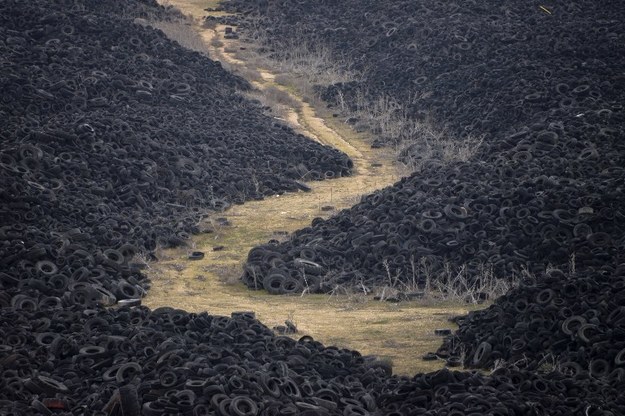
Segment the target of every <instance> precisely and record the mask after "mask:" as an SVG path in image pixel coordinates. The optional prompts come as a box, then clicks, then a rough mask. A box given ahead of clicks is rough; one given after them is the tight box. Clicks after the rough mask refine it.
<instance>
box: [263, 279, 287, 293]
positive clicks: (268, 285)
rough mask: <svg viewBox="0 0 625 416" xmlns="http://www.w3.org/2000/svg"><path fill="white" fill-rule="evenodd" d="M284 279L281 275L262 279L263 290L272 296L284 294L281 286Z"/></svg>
mask: <svg viewBox="0 0 625 416" xmlns="http://www.w3.org/2000/svg"><path fill="white" fill-rule="evenodd" d="M285 279H286V277H285V276H284V275H282V274H270V275H268V276H267V277H265V278H264V279H263V288H265V290H266V291H267V292H269V293H270V294H272V295H281V294H283V293H284V291H283V289H282V285H283V283H284V280H285Z"/></svg>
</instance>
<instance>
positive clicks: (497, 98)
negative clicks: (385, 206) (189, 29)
mask: <svg viewBox="0 0 625 416" xmlns="http://www.w3.org/2000/svg"><path fill="white" fill-rule="evenodd" d="M320 3H321V4H320ZM595 6H596V3H594V2H592V1H590V0H579V1H575V2H568V3H559V2H558V3H552V4H545V5H540V4H537V3H535V2H531V1H526V0H522V1H517V2H500V1H496V0H485V1H475V0H470V1H446V2H441V1H435V0H421V1H418V2H415V1H411V0H388V1H383V2H381V1H375V0H365V1H361V0H347V1H340V2H333V1H322V2H320V1H318V0H301V1H291V2H282V1H271V0H270V1H255V2H250V1H245V0H229V1H227V2H225V3H224V7H226V9H227V10H231V11H236V12H242V18H241V19H240V20H239V22H238V23H239V24H240V28H239V31H238V32H239V34H240V35H241V34H245V33H247V34H248V36H257V37H258V38H259V39H264V40H266V41H267V42H268V46H269V48H273V49H274V50H276V51H278V50H279V51H284V50H287V51H288V50H289V48H291V47H292V46H293V44H294V43H293V39H298V40H299V41H300V42H309V43H310V44H313V45H316V46H318V45H322V46H323V47H324V48H326V49H328V50H330V51H331V52H332V53H333V54H334V56H335V57H336V58H337V59H336V64H339V65H340V64H341V63H343V64H344V65H345V66H346V67H347V66H348V67H349V69H352V70H353V69H356V70H360V71H361V72H362V73H363V75H364V76H363V77H362V79H359V80H354V81H351V82H346V83H343V84H337V85H335V86H333V87H330V88H329V89H328V90H327V91H326V92H325V94H324V97H325V98H326V99H328V100H333V99H335V98H336V97H337V92H338V91H341V92H342V98H343V99H344V102H345V103H347V104H349V103H350V102H351V103H352V104H353V105H355V102H354V100H353V98H354V96H355V94H356V93H357V92H359V93H364V94H367V95H368V96H369V97H371V98H373V99H376V98H377V97H380V96H383V95H386V96H388V97H391V98H393V99H395V100H397V101H398V102H400V103H403V104H405V105H406V107H407V112H408V114H409V115H411V116H413V117H415V118H417V119H421V118H423V117H425V116H426V115H429V116H432V117H433V118H434V119H435V120H437V121H438V122H440V123H441V124H442V123H444V124H445V125H446V126H447V127H448V128H449V129H451V130H452V132H453V133H454V134H456V135H459V136H462V135H468V134H478V135H481V134H483V133H488V134H489V139H488V140H489V141H496V140H498V139H499V138H501V137H504V136H505V135H506V134H508V133H510V132H513V131H516V130H519V129H520V128H522V127H524V126H529V125H531V124H533V123H535V122H537V121H543V120H545V119H546V118H552V119H556V120H557V119H558V118H559V117H560V116H561V115H566V114H573V115H576V114H581V113H584V112H586V111H588V110H589V109H590V110H595V109H601V108H605V109H606V110H610V111H613V112H619V111H622V94H623V90H624V89H625V79H623V77H622V74H621V72H620V68H622V67H623V65H624V64H625V58H624V57H623V55H622V54H621V53H619V52H618V45H619V44H622V42H623V40H624V39H625V26H624V25H625V24H624V23H623V22H625V10H624V9H623V8H622V7H621V5H620V4H619V2H616V1H607V2H604V3H602V7H595ZM263 27H266V28H267V29H266V33H262V34H261V35H264V36H258V30H259V28H261V30H262V28H263ZM248 28H249V30H247V32H246V29H248ZM372 63H375V64H372ZM613 105H616V106H615V107H613ZM554 116H555V117H554ZM388 139H393V138H392V137H390V138H388Z"/></svg>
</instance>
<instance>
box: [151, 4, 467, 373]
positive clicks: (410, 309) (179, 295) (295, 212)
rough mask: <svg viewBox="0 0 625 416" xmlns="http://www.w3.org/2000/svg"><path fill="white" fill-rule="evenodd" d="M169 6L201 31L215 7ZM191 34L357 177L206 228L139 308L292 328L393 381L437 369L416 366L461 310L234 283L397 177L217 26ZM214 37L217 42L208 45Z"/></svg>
mask: <svg viewBox="0 0 625 416" xmlns="http://www.w3.org/2000/svg"><path fill="white" fill-rule="evenodd" d="M168 3H169V4H171V5H173V6H175V7H177V8H179V9H180V10H181V11H183V12H184V13H185V14H188V15H190V16H192V17H193V18H194V19H195V20H196V22H201V18H202V16H204V15H206V14H207V12H206V11H204V9H206V8H207V7H215V6H216V3H217V2H215V1H206V0H169V2H168ZM195 30H197V31H198V33H199V35H200V36H201V38H202V39H203V40H204V43H205V45H206V47H207V48H208V51H209V54H210V56H211V57H212V58H213V59H218V60H221V61H222V62H224V64H227V65H229V66H231V67H237V68H238V69H239V70H240V71H239V73H246V72H250V71H249V70H252V71H253V72H254V73H256V74H260V75H261V76H260V77H255V79H254V80H251V81H252V84H253V85H254V86H255V87H256V88H257V89H258V90H259V91H260V93H259V94H260V96H261V98H262V95H263V94H266V95H268V94H269V93H271V94H275V92H276V90H279V91H281V92H282V94H288V97H289V98H288V100H285V101H286V102H288V103H292V104H293V105H291V106H288V105H281V106H280V108H278V109H277V110H276V111H279V112H280V113H281V114H280V115H279V118H280V119H283V120H285V122H288V123H289V124H290V125H291V126H292V127H293V128H294V129H296V130H297V131H298V132H301V133H302V134H305V135H307V136H309V137H311V138H312V139H314V140H317V141H319V142H321V143H323V144H325V145H329V146H332V147H335V148H337V149H339V150H341V151H343V152H344V153H346V154H348V155H349V156H350V158H352V160H353V161H354V166H355V173H354V175H353V176H352V177H349V178H340V179H335V180H331V181H323V182H310V183H308V185H309V186H310V187H311V188H312V191H311V192H307V193H304V192H299V193H290V194H285V195H280V196H274V197H269V198H267V199H265V200H263V201H250V202H247V203H245V204H244V205H237V206H234V207H232V208H230V209H229V210H227V211H226V212H224V213H222V214H220V215H216V216H215V217H213V218H210V219H209V220H207V221H206V223H205V224H203V227H205V228H207V229H209V230H210V231H211V232H210V233H206V234H202V235H199V236H196V237H194V238H193V240H192V246H191V247H189V248H186V249H177V250H163V251H161V252H159V253H158V256H159V258H160V261H159V262H158V263H152V264H150V268H149V270H148V275H149V276H150V278H151V279H152V282H153V284H152V288H151V290H150V292H149V295H148V296H147V297H146V299H145V300H144V304H146V305H147V306H149V307H152V308H156V307H159V306H174V307H179V308H182V309H185V310H187V311H192V312H197V311H208V312H209V313H212V314H219V315H229V314H230V313H231V312H232V311H237V310H253V311H255V312H256V315H257V317H258V318H259V319H260V320H261V321H262V322H263V323H265V324H266V325H268V326H274V325H280V324H284V321H285V320H287V319H289V320H291V321H293V322H294V323H295V324H296V325H297V327H298V328H299V330H300V334H298V335H296V337H297V336H301V335H303V334H307V335H311V336H313V337H314V338H315V339H318V340H319V341H321V342H323V343H325V344H326V345H337V346H339V347H347V348H353V349H357V350H359V351H361V352H362V353H363V354H375V355H378V356H380V357H386V358H388V359H391V360H392V361H393V363H394V369H395V372H396V373H400V374H414V373H415V372H417V371H429V370H434V369H437V368H440V367H441V366H442V363H441V362H424V361H421V360H420V356H422V355H423V354H424V353H425V352H428V351H434V350H435V349H436V348H437V346H438V345H439V343H440V338H438V337H435V336H434V335H433V330H434V329H435V328H449V327H451V324H449V323H448V322H447V318H448V317H449V316H451V315H457V314H461V313H466V311H467V310H468V307H467V305H440V304H438V305H436V306H428V305H425V304H423V303H421V304H419V303H416V302H415V303H401V304H391V303H387V302H379V301H374V300H372V299H371V297H365V296H363V295H351V296H347V295H340V296H338V295H334V296H328V295H305V296H271V295H268V294H267V293H266V292H264V291H251V290H248V289H247V288H245V287H244V286H243V285H242V284H241V283H239V282H238V277H239V276H240V275H241V272H242V265H243V264H244V262H245V259H246V257H247V253H248V251H249V250H250V249H251V248H252V247H254V246H256V245H259V244H262V243H265V242H267V241H268V240H270V239H283V238H288V237H287V235H288V233H291V232H293V231H295V230H297V229H300V228H303V227H306V226H309V225H310V222H311V221H312V219H313V218H315V217H323V218H327V217H328V216H330V215H332V214H334V213H336V212H338V210H341V209H344V208H348V207H350V206H352V205H354V204H355V203H356V202H358V200H359V199H360V197H361V196H362V195H363V194H368V193H371V192H373V191H374V190H376V189H380V188H382V187H385V186H388V185H390V184H392V183H394V182H395V181H396V180H398V179H399V176H398V173H397V170H396V168H395V165H394V163H393V160H392V157H391V155H390V154H388V152H384V151H380V150H374V149H371V147H370V145H369V144H367V142H366V140H365V139H366V137H365V136H364V135H362V134H358V133H356V132H355V131H353V130H352V129H351V128H349V127H348V126H347V125H346V124H344V123H340V122H339V121H337V119H336V118H333V117H332V115H331V114H329V113H327V110H326V109H324V108H313V106H311V104H309V103H307V102H304V101H303V100H302V99H301V98H300V97H299V96H298V95H297V93H294V92H292V91H291V89H289V88H286V87H284V86H282V85H279V84H277V83H276V82H275V74H273V73H272V72H271V71H270V70H268V69H266V68H257V67H254V66H253V63H251V62H247V61H242V60H240V59H236V58H235V57H234V56H232V54H230V53H228V52H227V51H236V50H237V48H239V47H240V46H241V45H239V44H237V41H229V40H225V39H223V34H224V27H223V26H217V27H216V28H215V29H205V28H202V27H201V25H200V24H199V23H197V24H196V25H195ZM215 37H218V40H219V42H216V41H214V39H215ZM241 69H244V70H241ZM245 70H248V71H245ZM276 118H278V116H276ZM330 207H331V208H330ZM196 250H197V251H202V252H204V253H205V257H204V259H202V260H200V261H189V260H188V259H187V257H188V255H189V253H190V252H192V251H196Z"/></svg>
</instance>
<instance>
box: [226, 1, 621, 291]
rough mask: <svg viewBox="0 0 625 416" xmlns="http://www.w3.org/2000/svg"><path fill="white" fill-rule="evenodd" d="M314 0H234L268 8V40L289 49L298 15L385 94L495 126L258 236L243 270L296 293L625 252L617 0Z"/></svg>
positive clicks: (534, 268)
mask: <svg viewBox="0 0 625 416" xmlns="http://www.w3.org/2000/svg"><path fill="white" fill-rule="evenodd" d="M316 4H317V2H314V1H312V0H311V1H308V0H303V1H298V2H288V4H285V3H284V2H251V3H250V2H240V1H238V0H231V1H229V2H227V3H225V5H226V8H227V9H229V10H235V11H243V12H244V14H243V15H242V16H241V18H240V19H239V23H240V28H239V32H240V33H243V34H244V33H245V30H246V28H247V27H248V25H251V24H253V23H255V22H256V23H257V22H258V21H261V22H263V21H265V20H267V19H269V20H271V21H272V22H273V23H272V25H271V33H270V35H271V36H266V37H264V39H266V40H267V42H269V46H270V47H273V48H274V49H277V48H284V47H286V46H285V45H287V44H288V43H289V42H290V39H291V38H292V35H293V30H294V29H293V28H294V27H295V28H296V30H297V32H298V36H300V37H301V38H303V39H308V40H310V41H311V42H318V43H319V44H321V45H323V46H325V47H328V48H329V49H330V50H332V51H333V52H334V53H335V54H336V56H342V57H343V58H344V59H343V61H341V60H339V61H337V62H345V63H346V64H349V65H355V67H359V66H360V67H362V69H367V71H365V77H364V79H363V81H362V82H363V83H364V84H366V86H367V90H368V91H369V93H370V94H371V96H372V97H376V96H377V97H379V96H390V97H391V98H394V99H396V100H397V101H399V102H402V103H409V107H410V108H411V109H410V110H407V114H408V115H409V116H411V117H413V118H415V119H416V120H420V119H422V118H423V117H424V115H428V116H429V117H432V118H434V119H435V120H436V121H438V122H439V123H441V124H442V123H444V124H446V125H447V128H448V131H449V132H450V133H451V135H452V136H453V135H455V136H457V137H458V138H460V139H462V138H463V137H466V136H467V135H470V134H471V135H485V139H484V144H483V146H482V149H481V151H480V152H479V153H478V154H477V155H476V157H475V158H474V160H470V161H469V162H466V163H464V162H455V163H442V162H441V160H440V159H441V158H442V155H441V158H438V159H437V158H434V159H428V160H423V169H422V170H421V172H420V173H416V174H413V175H412V176H410V177H408V178H405V179H403V180H402V181H400V182H399V183H397V184H395V185H394V186H392V187H390V188H387V189H385V190H382V191H379V192H377V193H375V194H373V195H368V196H366V197H364V198H363V200H362V202H361V203H360V204H358V205H356V206H355V207H353V208H352V209H350V210H347V211H343V212H341V213H339V214H338V215H337V216H336V217H334V218H331V219H329V220H327V221H322V220H315V221H313V224H312V226H311V227H309V228H306V229H303V230H300V231H298V232H296V233H295V234H294V235H293V238H292V239H290V240H289V241H287V242H285V243H283V244H279V245H275V244H268V245H265V246H262V247H259V248H255V249H254V250H252V252H250V255H249V259H248V262H247V266H246V269H245V272H244V275H243V281H244V282H245V284H246V285H248V286H249V287H252V288H265V289H267V290H269V291H270V292H274V293H289V292H291V291H298V290H301V289H302V288H303V287H308V288H309V289H312V290H314V291H329V290H333V289H334V288H336V286H337V285H347V286H350V285H351V286H355V287H362V284H364V285H366V286H368V287H372V286H377V285H385V284H387V283H388V282H389V276H390V279H391V280H393V281H395V280H396V281H397V282H400V283H409V284H413V283H415V282H416V283H417V284H423V283H424V280H425V278H426V277H425V274H426V273H423V270H427V271H428V273H427V274H429V275H430V276H436V275H437V274H440V273H439V272H441V271H443V270H446V271H449V273H447V275H452V276H456V275H458V273H462V274H466V276H467V279H466V280H467V281H468V282H469V283H473V282H474V281H475V279H478V278H479V276H480V275H484V271H487V272H488V271H490V270H492V271H493V272H494V273H495V275H496V276H497V277H500V278H507V277H509V276H512V275H519V274H520V273H521V272H524V271H529V272H530V273H540V272H544V270H545V268H546V266H547V265H551V266H554V267H561V266H563V265H566V263H568V262H569V260H570V258H571V257H572V256H574V257H575V258H576V259H578V260H579V262H580V263H579V264H580V265H581V266H582V267H586V266H597V265H601V264H602V263H604V262H606V261H610V260H611V259H614V258H619V257H621V256H622V255H623V253H624V252H625V240H624V239H625V211H624V210H623V202H625V201H624V200H623V193H622V187H623V177H624V175H623V173H624V171H623V166H625V140H624V139H625V127H624V126H625V111H624V110H623V104H622V103H623V100H624V99H625V78H623V77H622V74H621V69H620V68H622V67H623V65H625V57H623V55H622V54H619V53H618V52H617V51H616V49H615V45H616V44H617V43H618V42H619V40H622V39H624V38H625V24H624V23H623V22H624V21H625V20H624V19H619V18H618V17H619V16H622V14H623V13H624V11H623V8H621V7H620V5H618V4H617V3H614V2H613V3H608V4H606V5H605V7H602V8H596V7H593V6H592V3H591V2H586V1H582V2H576V3H575V4H574V5H560V6H558V7H553V8H550V7H548V6H542V8H541V7H539V6H537V5H535V4H533V3H530V2H524V1H523V2H516V3H514V4H511V3H510V4H508V3H506V4H501V2H495V1H486V2H479V4H478V3H477V2H469V3H467V4H465V3H463V4H460V3H457V2H436V1H427V0H426V1H420V2H412V1H403V0H394V1H388V2H374V1H365V2H364V3H363V2H360V1H359V2H353V1H345V2H324V7H317V6H316ZM586 6H587V7H586ZM599 9H600V10H599ZM320 27H323V28H326V29H324V30H320V29H319V28H320ZM250 33H252V32H250ZM545 39H552V40H553V41H545ZM575 39H580V41H574V40H575ZM581 40H583V41H581ZM370 62H375V63H376V65H369V66H367V68H365V66H366V65H367V63H370ZM556 68H557V70H556ZM357 89H358V85H357V83H354V82H352V83H346V84H337V85H334V86H331V87H330V88H329V89H328V90H327V91H326V94H325V95H324V97H325V98H326V99H328V100H330V101H332V100H333V94H334V93H336V92H337V91H341V92H342V93H343V94H342V97H343V98H344V99H345V100H346V102H347V103H350V95H349V93H350V91H352V92H354V91H356V90H357ZM351 102H352V103H353V102H354V100H352V101H351ZM407 105H408V104H407ZM418 147H419V146H416V147H415V148H414V149H413V150H415V151H417V150H418ZM410 152H411V150H410V149H409V150H408V153H410ZM411 157H417V158H419V157H420V155H419V154H412V155H411Z"/></svg>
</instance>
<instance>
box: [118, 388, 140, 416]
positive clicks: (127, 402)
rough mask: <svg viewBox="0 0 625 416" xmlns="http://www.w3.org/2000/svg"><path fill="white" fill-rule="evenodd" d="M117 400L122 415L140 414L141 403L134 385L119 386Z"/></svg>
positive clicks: (132, 415) (133, 415) (134, 415)
mask: <svg viewBox="0 0 625 416" xmlns="http://www.w3.org/2000/svg"><path fill="white" fill-rule="evenodd" d="M119 402H120V405H121V406H120V407H121V411H122V415H123V416H141V403H140V402H139V396H138V394H137V389H136V388H135V387H134V386H132V385H127V386H122V387H120V388H119Z"/></svg>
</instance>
